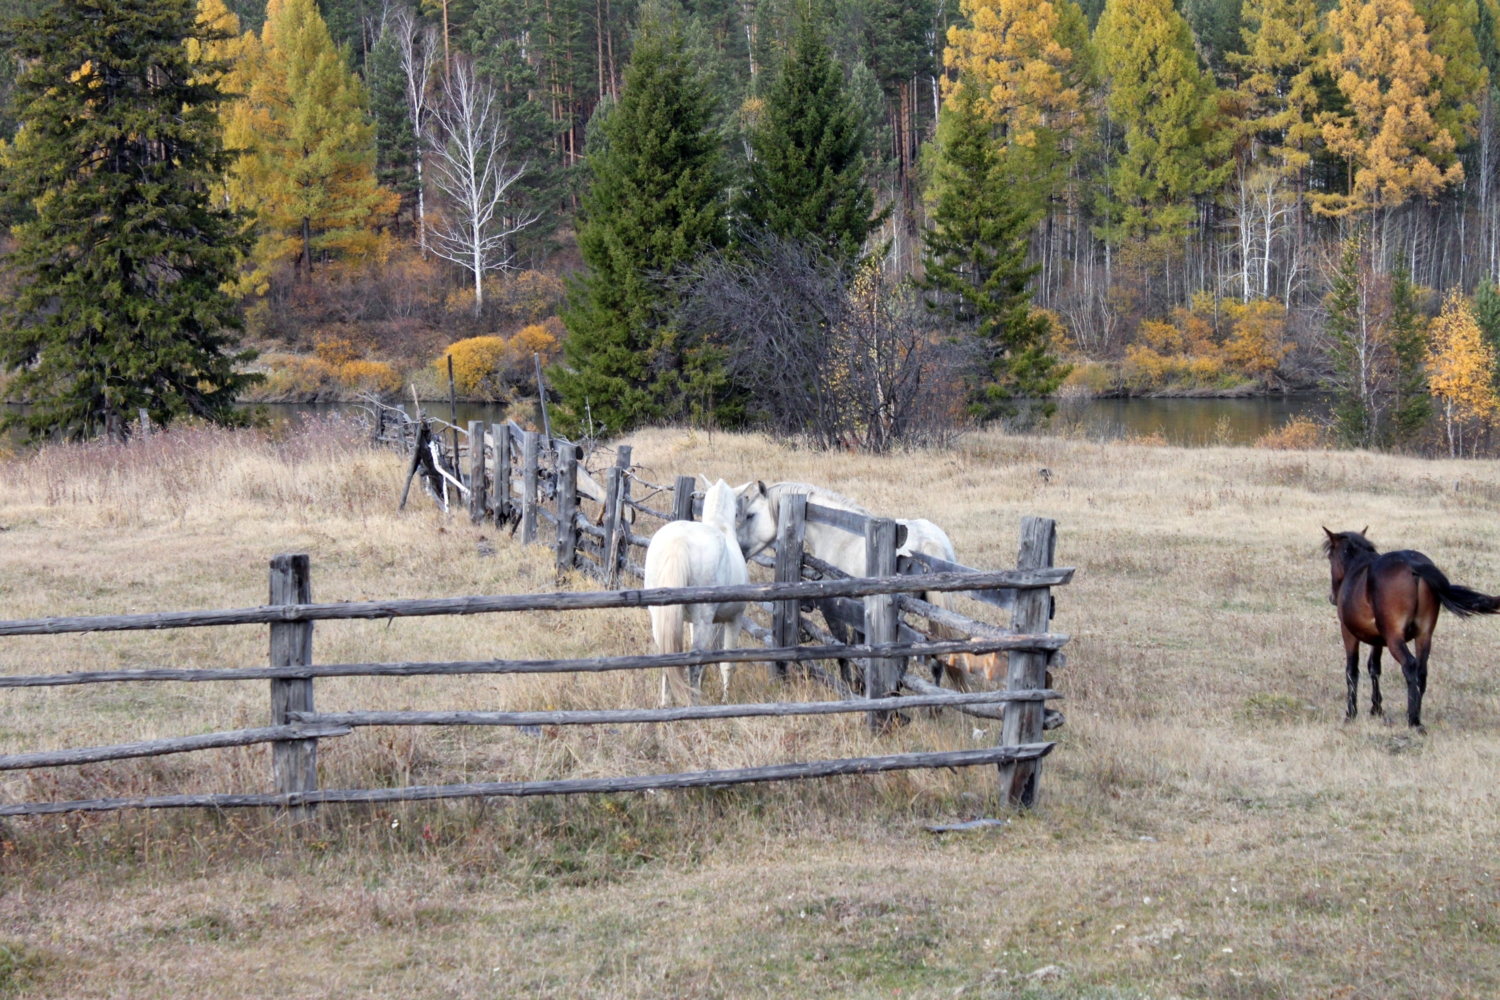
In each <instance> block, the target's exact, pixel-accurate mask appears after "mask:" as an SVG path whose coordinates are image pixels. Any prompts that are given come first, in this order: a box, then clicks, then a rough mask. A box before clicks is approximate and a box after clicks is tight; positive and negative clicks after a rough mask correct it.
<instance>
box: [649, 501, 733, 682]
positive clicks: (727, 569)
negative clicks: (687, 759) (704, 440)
mask: <svg viewBox="0 0 1500 1000" xmlns="http://www.w3.org/2000/svg"><path fill="white" fill-rule="evenodd" d="M737 507H738V498H737V497H736V496H735V493H734V490H732V489H730V487H729V484H728V483H726V482H724V480H722V479H720V480H719V481H718V482H716V483H714V485H713V486H711V487H709V489H708V492H707V493H706V495H705V496H704V498H703V520H702V521H670V522H668V523H667V524H664V525H662V527H661V528H660V530H658V531H657V532H656V534H654V535H652V536H651V544H650V546H649V547H648V548H647V549H646V588H647V589H651V588H653V587H725V586H731V585H733V584H742V583H749V582H750V575H749V573H748V572H746V570H745V554H744V552H743V551H742V550H741V549H740V543H739V538H738V537H737V536H736V533H735V516H736V510H737ZM684 624H688V625H691V626H692V629H693V647H692V648H693V649H695V650H699V649H734V648H736V647H737V646H738V645H739V640H740V630H741V629H742V628H743V627H744V624H745V605H744V603H743V602H741V603H735V604H689V605H682V604H670V605H666V606H664V607H655V608H652V609H651V637H652V638H653V639H654V640H655V641H656V648H657V651H658V652H661V653H680V652H683V650H684V648H685V647H684V646H683V635H682V628H683V625H684ZM732 670H733V664H729V663H720V664H719V676H720V677H721V678H722V679H723V682H724V698H725V700H726V701H727V700H728V699H729V677H730V673H731V671H732ZM702 678H703V668H702V667H693V668H691V680H690V679H689V669H688V668H686V667H669V668H667V669H666V670H663V671H662V685H661V698H662V704H663V705H665V704H667V699H668V692H669V691H670V693H671V697H672V699H673V700H675V701H678V702H683V701H690V702H692V703H693V704H697V702H698V701H699V699H700V697H701V684H702Z"/></svg>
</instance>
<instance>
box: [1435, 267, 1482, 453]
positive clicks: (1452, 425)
mask: <svg viewBox="0 0 1500 1000" xmlns="http://www.w3.org/2000/svg"><path fill="white" fill-rule="evenodd" d="M1427 378H1428V382H1429V384H1430V385H1431V386H1432V394H1433V395H1434V396H1435V397H1437V399H1438V401H1439V402H1440V403H1441V404H1442V408H1443V422H1444V424H1445V425H1446V426H1447V431H1448V454H1449V455H1451V456H1454V457H1456V456H1457V455H1459V454H1460V452H1461V451H1462V448H1463V425H1464V423H1465V422H1466V421H1473V420H1489V419H1491V418H1492V417H1494V415H1495V413H1496V411H1497V410H1500V399H1497V398H1496V396H1495V387H1494V378H1495V355H1494V352H1493V351H1491V350H1490V347H1489V345H1488V344H1486V343H1485V341H1484V334H1483V332H1482V331H1481V330H1480V329H1479V322H1478V321H1477V320H1476V319H1475V318H1474V311H1473V310H1472V309H1471V308H1470V307H1469V302H1468V300H1467V299H1466V298H1464V296H1463V293H1461V292H1460V291H1458V290H1457V289H1454V290H1453V291H1451V292H1449V293H1448V297H1447V299H1446V300H1444V302H1443V311H1442V312H1441V313H1440V314H1439V315H1438V317H1437V319H1435V320H1433V321H1432V338H1431V343H1430V345H1429V347H1428V355H1427Z"/></svg>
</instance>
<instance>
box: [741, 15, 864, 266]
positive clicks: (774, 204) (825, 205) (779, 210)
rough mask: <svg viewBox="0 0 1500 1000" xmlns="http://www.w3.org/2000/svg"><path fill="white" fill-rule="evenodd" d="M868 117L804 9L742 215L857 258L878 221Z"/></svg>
mask: <svg viewBox="0 0 1500 1000" xmlns="http://www.w3.org/2000/svg"><path fill="white" fill-rule="evenodd" d="M865 143H866V132H865V119H864V114H863V113H862V112H861V110H860V108H859V107H858V106H857V105H856V104H855V103H854V101H853V99H852V97H851V95H850V94H849V93H848V90H847V89H846V88H845V86H844V74H843V71H842V70H841V69H839V66H838V64H837V63H836V62H834V59H833V54H832V52H830V51H829V48H828V43H827V42H826V41H825V39H824V37H823V25H822V24H821V22H820V21H819V20H818V19H817V18H816V16H815V15H814V14H813V12H812V10H811V9H807V10H804V11H803V12H802V18H801V24H800V25H799V26H798V29H797V37H796V39H795V41H794V42H793V43H792V50H791V52H789V53H788V54H787V57H786V59H784V60H783V61H782V64H781V69H780V72H779V73H778V74H777V77H776V82H775V83H773V84H772V85H771V90H770V93H769V94H767V96H766V103H765V110H764V111H763V112H762V113H761V116H760V122H759V125H758V127H757V128H756V129H755V130H754V132H752V133H751V138H750V145H751V149H752V150H753V152H754V156H753V158H752V160H751V162H750V177H749V183H747V184H746V185H745V190H744V193H743V196H742V198H741V200H740V213H741V214H742V215H743V216H744V218H745V219H746V221H747V222H749V223H750V225H752V226H754V227H756V228H765V229H769V230H770V231H771V232H773V233H775V234H776V235H777V236H780V237H782V238H783V239H794V240H801V241H805V242H812V243H816V244H817V245H818V247H819V249H820V250H822V251H823V252H825V253H828V254H829V255H830V256H833V257H835V258H837V259H840V260H844V261H848V262H853V261H855V260H857V259H858V257H859V255H860V253H861V250H862V249H863V247H864V244H865V239H866V237H868V236H869V234H870V233H871V231H872V230H874V229H875V227H876V226H877V225H879V221H880V220H879V217H876V216H874V214H873V213H874V207H875V195H874V192H873V191H871V189H870V186H869V184H868V183H866V180H865Z"/></svg>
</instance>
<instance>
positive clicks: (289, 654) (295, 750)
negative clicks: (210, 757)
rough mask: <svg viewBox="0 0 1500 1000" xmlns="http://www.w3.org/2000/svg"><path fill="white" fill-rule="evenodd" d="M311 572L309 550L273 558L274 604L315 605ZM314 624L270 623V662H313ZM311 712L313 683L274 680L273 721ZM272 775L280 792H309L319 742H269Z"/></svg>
mask: <svg viewBox="0 0 1500 1000" xmlns="http://www.w3.org/2000/svg"><path fill="white" fill-rule="evenodd" d="M311 577H312V570H311V562H310V560H309V559H308V557H307V554H306V553H298V554H296V555H279V556H276V557H275V558H274V559H272V560H271V599H270V602H269V603H271V604H310V603H312V579H311ZM312 637H313V623H312V622H272V623H271V666H273V667H305V666H311V665H312ZM311 711H313V682H312V678H311V677H307V678H276V679H273V680H272V681H271V725H273V726H285V725H287V724H288V719H287V713H288V712H311ZM271 774H272V778H273V781H274V783H275V786H276V791H277V792H278V793H286V792H311V791H316V790H317V787H318V741H317V740H282V741H278V742H276V743H273V744H271ZM311 815H312V807H311V806H297V807H294V808H293V809H292V810H291V816H292V818H293V819H295V820H303V819H306V818H308V817H309V816H311Z"/></svg>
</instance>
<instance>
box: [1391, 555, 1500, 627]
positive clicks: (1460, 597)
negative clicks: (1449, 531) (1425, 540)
mask: <svg viewBox="0 0 1500 1000" xmlns="http://www.w3.org/2000/svg"><path fill="white" fill-rule="evenodd" d="M1411 571H1412V572H1413V573H1415V574H1416V575H1417V576H1418V577H1419V578H1420V579H1422V580H1423V581H1425V582H1426V584H1427V586H1429V587H1431V588H1432V592H1433V593H1434V594H1437V598H1438V600H1439V601H1441V602H1442V604H1443V607H1445V608H1447V609H1448V610H1449V611H1451V612H1453V613H1454V614H1455V615H1458V617H1460V618H1467V617H1469V616H1470V615H1493V614H1500V597H1491V596H1490V595H1488V594H1481V593H1480V592H1479V591H1477V590H1470V589H1469V588H1468V587H1460V586H1459V585H1458V584H1456V583H1449V582H1448V578H1447V577H1446V576H1444V575H1443V571H1442V570H1440V569H1438V568H1437V567H1436V566H1434V565H1433V564H1432V563H1430V562H1429V563H1414V564H1412V568H1411Z"/></svg>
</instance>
